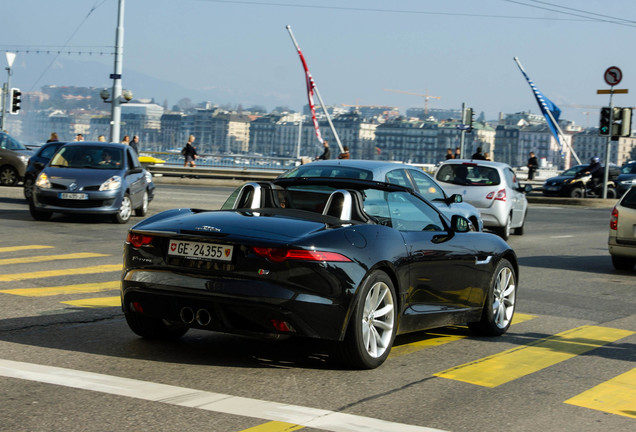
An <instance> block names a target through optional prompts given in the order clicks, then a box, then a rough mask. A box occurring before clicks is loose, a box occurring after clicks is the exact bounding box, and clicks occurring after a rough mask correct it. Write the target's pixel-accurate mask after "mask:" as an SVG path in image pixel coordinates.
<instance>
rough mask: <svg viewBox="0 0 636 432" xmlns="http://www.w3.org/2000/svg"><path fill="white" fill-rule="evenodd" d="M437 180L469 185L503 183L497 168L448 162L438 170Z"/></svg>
mask: <svg viewBox="0 0 636 432" xmlns="http://www.w3.org/2000/svg"><path fill="white" fill-rule="evenodd" d="M436 178H437V180H439V181H441V182H444V183H452V184H458V185H467V186H493V185H498V184H500V183H501V178H500V176H499V172H498V171H497V169H496V168H491V167H486V166H479V165H476V164H461V165H459V164H448V165H443V166H442V167H441V168H440V169H439V171H437V176H436Z"/></svg>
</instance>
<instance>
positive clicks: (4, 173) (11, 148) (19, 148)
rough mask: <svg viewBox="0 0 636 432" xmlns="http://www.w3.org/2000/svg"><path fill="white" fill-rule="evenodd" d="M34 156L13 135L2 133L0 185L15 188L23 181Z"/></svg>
mask: <svg viewBox="0 0 636 432" xmlns="http://www.w3.org/2000/svg"><path fill="white" fill-rule="evenodd" d="M32 154H33V152H32V151H31V150H28V149H27V148H26V147H25V146H23V145H22V144H20V142H19V141H18V140H16V139H15V138H13V137H12V136H11V135H9V134H6V133H4V132H0V185H2V186H13V185H15V184H17V183H18V182H20V181H22V179H23V178H24V172H25V170H26V166H27V162H28V161H29V158H30V157H31V155H32Z"/></svg>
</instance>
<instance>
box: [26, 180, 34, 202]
mask: <svg viewBox="0 0 636 432" xmlns="http://www.w3.org/2000/svg"><path fill="white" fill-rule="evenodd" d="M33 183H34V182H33V178H31V177H25V179H24V197H25V198H26V199H27V201H31V198H33Z"/></svg>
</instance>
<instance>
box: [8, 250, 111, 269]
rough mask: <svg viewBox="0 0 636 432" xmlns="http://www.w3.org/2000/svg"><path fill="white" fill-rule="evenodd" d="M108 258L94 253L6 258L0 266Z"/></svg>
mask: <svg viewBox="0 0 636 432" xmlns="http://www.w3.org/2000/svg"><path fill="white" fill-rule="evenodd" d="M107 256H110V255H106V254H100V253H93V252H78V253H70V254H63V255H38V256H31V257H21V258H4V259H0V266H1V265H9V264H27V263H38V262H44V261H57V260H70V259H83V258H98V257H107Z"/></svg>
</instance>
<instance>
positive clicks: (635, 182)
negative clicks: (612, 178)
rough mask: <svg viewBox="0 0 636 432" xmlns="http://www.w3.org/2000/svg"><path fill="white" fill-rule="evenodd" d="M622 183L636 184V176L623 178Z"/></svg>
mask: <svg viewBox="0 0 636 432" xmlns="http://www.w3.org/2000/svg"><path fill="white" fill-rule="evenodd" d="M620 184H622V185H631V184H636V178H633V179H628V180H621V181H620Z"/></svg>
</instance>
